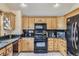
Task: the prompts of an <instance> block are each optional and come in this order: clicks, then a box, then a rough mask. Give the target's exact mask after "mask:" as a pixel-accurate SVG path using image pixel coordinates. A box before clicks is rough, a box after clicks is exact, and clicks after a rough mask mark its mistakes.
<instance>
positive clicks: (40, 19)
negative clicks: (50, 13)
mask: <svg viewBox="0 0 79 59" xmlns="http://www.w3.org/2000/svg"><path fill="white" fill-rule="evenodd" d="M35 23H46V20H45V17H35Z"/></svg>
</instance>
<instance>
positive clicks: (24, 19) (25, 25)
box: [22, 16, 29, 29]
mask: <svg viewBox="0 0 79 59" xmlns="http://www.w3.org/2000/svg"><path fill="white" fill-rule="evenodd" d="M28 25H29V20H28V17H27V16H22V29H28V28H29V26H28Z"/></svg>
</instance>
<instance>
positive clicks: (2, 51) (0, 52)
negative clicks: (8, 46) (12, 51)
mask: <svg viewBox="0 0 79 59" xmlns="http://www.w3.org/2000/svg"><path fill="white" fill-rule="evenodd" d="M0 56H5V48H3V49H0Z"/></svg>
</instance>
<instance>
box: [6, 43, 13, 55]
mask: <svg viewBox="0 0 79 59" xmlns="http://www.w3.org/2000/svg"><path fill="white" fill-rule="evenodd" d="M5 49H6V51H5V52H6V53H5V54H6V56H12V55H13V45H12V44H10V45H8V46H7V47H6V48H5Z"/></svg>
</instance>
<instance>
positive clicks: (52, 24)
mask: <svg viewBox="0 0 79 59" xmlns="http://www.w3.org/2000/svg"><path fill="white" fill-rule="evenodd" d="M51 29H57V18H56V17H52V18H51Z"/></svg>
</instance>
